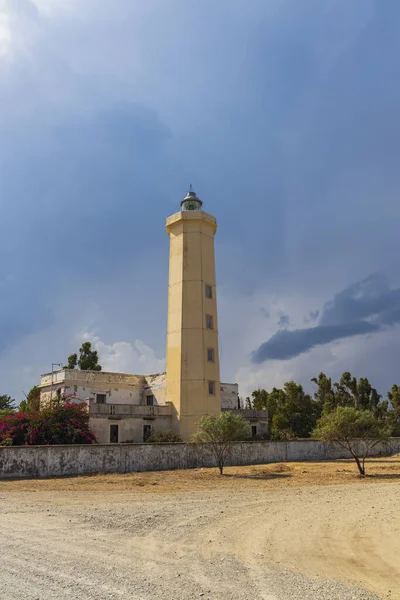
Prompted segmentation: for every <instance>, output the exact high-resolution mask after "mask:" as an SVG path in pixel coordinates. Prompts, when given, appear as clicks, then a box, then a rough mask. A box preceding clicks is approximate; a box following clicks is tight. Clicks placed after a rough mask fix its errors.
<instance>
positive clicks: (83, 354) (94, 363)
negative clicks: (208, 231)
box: [64, 342, 101, 371]
mask: <svg viewBox="0 0 400 600" xmlns="http://www.w3.org/2000/svg"><path fill="white" fill-rule="evenodd" d="M77 366H78V367H79V368H80V370H81V371H101V366H100V365H99V355H98V352H97V350H92V344H91V342H83V344H82V346H81V347H80V349H79V358H78V355H77V354H76V353H75V354H71V355H70V356H68V364H67V366H66V367H64V368H65V369H75V368H76V367H77Z"/></svg>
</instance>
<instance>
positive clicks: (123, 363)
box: [82, 333, 165, 375]
mask: <svg viewBox="0 0 400 600" xmlns="http://www.w3.org/2000/svg"><path fill="white" fill-rule="evenodd" d="M82 340H84V341H89V342H92V346H93V347H94V348H95V349H96V350H97V351H98V353H99V363H100V364H101V366H102V368H103V371H111V372H117V373H136V374H138V375H144V374H147V375H149V374H151V373H162V372H163V371H165V359H158V358H156V355H155V352H154V350H152V348H150V347H149V346H147V345H146V344H145V343H144V342H142V341H141V340H134V342H133V343H130V342H114V343H112V344H106V343H104V342H103V341H102V340H101V339H100V338H99V337H98V336H95V335H93V334H91V333H84V334H83V335H82Z"/></svg>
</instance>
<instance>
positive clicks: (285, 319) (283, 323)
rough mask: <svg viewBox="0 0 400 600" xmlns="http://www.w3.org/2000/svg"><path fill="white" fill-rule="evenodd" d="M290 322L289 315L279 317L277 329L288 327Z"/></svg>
mask: <svg viewBox="0 0 400 600" xmlns="http://www.w3.org/2000/svg"><path fill="white" fill-rule="evenodd" d="M289 322H290V318H289V315H281V316H280V317H279V321H278V322H277V325H278V327H288V325H289Z"/></svg>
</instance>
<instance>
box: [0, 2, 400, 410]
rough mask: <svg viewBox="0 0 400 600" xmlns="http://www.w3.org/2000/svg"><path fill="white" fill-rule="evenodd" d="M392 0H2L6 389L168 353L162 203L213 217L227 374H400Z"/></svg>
mask: <svg viewBox="0 0 400 600" xmlns="http://www.w3.org/2000/svg"><path fill="white" fill-rule="evenodd" d="M399 34H400V3H399V2H398V0H385V2H382V1H381V0H353V1H352V2H337V1H336V0H325V1H324V2H321V1H320V0H252V2H245V1H244V0H219V2H215V1H214V0H202V1H201V2H195V1H194V2H187V0H146V2H142V1H141V0H113V2H107V1H105V0H104V1H99V0H0V108H1V113H0V140H1V144H0V208H1V213H0V227H1V236H0V386H1V387H0V394H3V393H7V394H10V395H12V396H13V397H14V398H16V399H17V400H18V401H19V400H21V399H22V398H23V394H24V393H27V392H28V391H29V389H30V387H32V385H34V384H35V383H38V381H39V378H40V375H41V374H42V373H46V372H49V371H50V370H51V365H52V363H56V362H65V360H66V358H67V356H68V355H69V354H70V353H71V352H74V351H77V349H78V348H79V346H80V344H81V343H82V341H84V340H90V341H92V343H93V345H94V346H95V347H96V348H97V349H98V351H99V355H100V362H101V364H102V366H103V368H104V369H105V370H112V371H126V372H133V373H149V372H158V371H162V370H163V369H164V365H165V333H166V316H167V282H168V238H167V235H166V233H165V218H166V217H167V216H168V215H169V214H172V213H174V212H176V211H177V210H178V209H179V202H180V200H181V199H182V197H183V196H184V194H185V192H186V191H187V188H188V186H189V183H192V184H193V186H194V188H195V190H196V192H197V193H198V195H199V197H200V198H201V199H202V200H203V202H204V210H207V211H208V212H210V213H211V214H213V215H215V216H216V218H217V220H218V232H217V236H216V257H217V280H218V308H219V335H220V357H221V379H222V380H223V381H237V382H238V383H239V386H240V393H241V395H243V396H245V395H247V394H249V393H250V392H251V391H252V390H253V389H255V388H258V387H263V388H266V389H271V388H272V387H273V386H281V385H283V383H284V382H285V381H287V380H290V379H293V380H295V381H298V382H300V383H302V384H303V385H304V387H305V388H306V389H307V390H309V391H311V389H312V384H311V383H310V380H311V378H312V377H315V376H316V375H318V373H319V372H320V371H323V372H325V373H327V374H328V375H329V376H330V377H332V378H333V379H334V380H338V379H339V378H340V375H341V373H342V372H343V371H347V370H349V371H351V372H352V373H353V374H354V375H356V376H357V377H362V376H367V377H369V379H370V381H371V382H372V384H373V385H374V386H375V387H377V388H378V391H379V392H380V393H382V394H385V393H386V391H387V390H388V389H390V387H391V386H392V384H393V383H398V384H399V383H400V381H399V377H400V375H399V370H398V356H400V258H399V256H400V254H399V251H400V236H399V234H398V231H399V219H400V202H399V197H398V194H399V189H400V169H399V167H398V165H399V158H400V119H399V114H398V113H399V106H400V72H399V71H400V68H399V67H400V59H399V56H400V35H399Z"/></svg>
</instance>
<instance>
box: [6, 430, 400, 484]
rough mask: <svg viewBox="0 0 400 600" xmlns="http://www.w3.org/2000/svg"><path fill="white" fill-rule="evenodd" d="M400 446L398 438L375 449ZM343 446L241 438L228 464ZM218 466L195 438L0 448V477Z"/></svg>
mask: <svg viewBox="0 0 400 600" xmlns="http://www.w3.org/2000/svg"><path fill="white" fill-rule="evenodd" d="M399 451H400V438H392V440H391V441H390V443H389V444H388V445H385V446H381V447H380V448H377V450H376V455H379V454H380V453H382V454H395V453H397V452H399ZM347 457H348V455H347V454H346V452H344V451H343V450H342V449H341V448H337V447H335V446H332V445H327V444H324V443H323V442H319V441H317V440H298V441H292V442H237V443H234V444H232V453H231V456H230V458H229V461H228V464H230V465H252V464H264V463H273V462H290V461H307V460H309V461H319V460H329V459H333V458H347ZM202 466H204V467H210V466H215V461H214V459H213V457H212V455H210V453H209V451H208V449H207V447H205V446H203V447H200V448H199V447H198V446H196V445H195V444H107V445H99V444H93V445H70V446H15V447H3V448H0V479H15V478H27V477H60V476H62V475H85V474H90V473H130V472H133V471H162V470H167V469H188V468H196V467H202Z"/></svg>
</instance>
